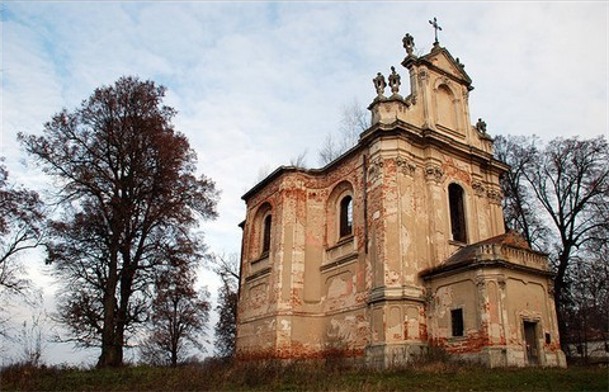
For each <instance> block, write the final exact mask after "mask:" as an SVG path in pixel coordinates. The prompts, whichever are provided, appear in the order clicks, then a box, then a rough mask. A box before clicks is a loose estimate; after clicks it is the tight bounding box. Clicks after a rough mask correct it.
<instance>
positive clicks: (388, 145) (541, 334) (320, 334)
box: [236, 34, 566, 367]
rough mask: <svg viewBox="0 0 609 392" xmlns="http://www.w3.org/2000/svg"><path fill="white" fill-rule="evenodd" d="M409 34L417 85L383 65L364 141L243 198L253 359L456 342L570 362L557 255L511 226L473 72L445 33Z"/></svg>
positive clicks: (411, 349)
mask: <svg viewBox="0 0 609 392" xmlns="http://www.w3.org/2000/svg"><path fill="white" fill-rule="evenodd" d="M403 44H404V48H405V49H406V54H407V55H406V57H405V59H404V60H403V62H402V65H403V66H404V68H405V70H406V71H405V74H407V75H408V80H409V82H410V94H408V95H407V96H402V95H400V91H399V90H400V85H401V77H400V75H399V74H398V73H397V72H396V70H395V69H394V68H393V67H392V72H391V74H390V75H389V77H388V79H387V81H386V80H385V78H384V76H383V75H381V74H380V73H379V74H378V75H377V77H376V78H375V79H374V80H373V82H374V86H375V88H376V93H377V96H376V98H375V99H374V100H373V102H372V103H371V104H370V106H369V108H368V109H369V110H370V111H371V126H370V127H369V128H368V129H367V130H366V131H364V132H363V133H362V134H361V135H360V138H359V142H358V143H357V145H356V146H354V147H353V148H351V149H350V150H349V151H347V152H345V153H344V154H343V155H341V156H340V157H338V158H337V159H335V160H334V161H333V162H331V163H329V164H328V165H326V166H325V167H323V168H320V169H303V168H298V167H293V166H287V167H286V166H282V167H280V168H278V169H277V170H275V171H274V172H273V173H271V174H270V175H269V176H267V177H266V178H265V179H264V180H262V181H261V182H260V183H258V184H257V185H256V186H254V187H253V188H252V189H251V190H249V191H248V192H247V193H246V194H245V195H244V196H243V200H244V201H245V203H246V206H247V210H246V218H245V221H244V222H243V223H242V224H241V227H242V229H243V241H242V255H241V276H240V282H239V303H238V314H237V341H236V347H237V355H238V357H241V358H248V357H249V358H256V357H260V356H262V357H277V358H323V357H324V356H325V355H327V353H328V352H330V351H332V350H337V349H340V350H341V352H343V353H344V354H345V355H348V356H352V357H355V358H357V359H358V360H361V361H362V362H363V363H365V364H367V365H369V366H376V367H386V366H391V365H393V364H398V363H404V362H408V361H409V360H411V359H412V358H414V357H416V356H418V355H421V354H423V353H424V352H425V350H427V349H428V348H429V347H442V348H443V349H444V350H446V351H447V352H449V353H451V354H454V355H456V356H459V357H461V358H463V359H466V360H473V361H478V362H480V363H482V364H484V365H486V366H490V367H497V366H525V365H540V366H566V361H565V356H564V354H563V352H562V351H561V350H560V341H559V336H558V327H557V321H556V310H555V305H554V301H553V296H552V294H551V291H552V279H551V278H552V274H551V272H550V270H549V268H548V260H547V257H546V255H544V254H541V253H537V252H535V251H532V250H531V249H530V248H529V247H528V246H527V244H526V242H525V241H523V240H522V238H521V237H519V236H518V235H517V234H515V233H512V232H508V233H506V232H505V227H504V219H503V212H502V208H501V198H502V193H501V189H500V185H499V177H500V175H501V174H502V173H503V172H505V171H507V170H508V169H509V168H508V166H507V165H505V164H504V163H502V162H499V161H498V160H496V159H495V158H494V157H493V140H492V138H491V137H490V136H489V135H488V134H487V133H486V124H485V123H484V122H483V121H482V120H478V122H477V124H476V125H472V122H471V120H470V115H469V101H468V98H469V94H470V91H471V90H472V89H473V87H472V84H471V79H470V78H469V76H468V75H467V73H466V72H465V69H464V66H463V65H462V64H461V63H460V62H459V60H458V59H455V58H453V56H452V55H451V54H450V53H449V52H448V51H447V50H446V49H445V48H443V47H441V46H440V44H439V43H438V41H437V39H436V41H435V43H434V45H433V47H432V49H431V51H430V52H429V53H427V54H425V55H423V56H421V57H418V56H416V55H415V54H414V53H413V47H414V40H413V39H412V37H411V36H410V35H409V34H407V35H406V36H405V37H404V39H403ZM387 82H388V83H387ZM387 88H388V89H389V90H390V91H389V92H388V93H387V95H388V96H386V95H385V90H386V89H387Z"/></svg>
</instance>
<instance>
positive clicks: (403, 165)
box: [395, 157, 417, 176]
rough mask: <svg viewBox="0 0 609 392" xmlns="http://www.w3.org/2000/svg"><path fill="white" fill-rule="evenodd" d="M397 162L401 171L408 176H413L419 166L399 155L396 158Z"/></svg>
mask: <svg viewBox="0 0 609 392" xmlns="http://www.w3.org/2000/svg"><path fill="white" fill-rule="evenodd" d="M395 164H396V166H397V167H398V169H399V170H400V172H401V173H402V174H405V175H407V176H412V175H413V174H414V171H415V169H416V168H417V166H416V165H415V164H414V163H412V162H410V161H408V160H406V159H405V158H402V157H397V158H396V159H395Z"/></svg>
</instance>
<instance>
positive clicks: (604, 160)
mask: <svg viewBox="0 0 609 392" xmlns="http://www.w3.org/2000/svg"><path fill="white" fill-rule="evenodd" d="M512 142H514V143H513V144H514V145H513V146H511V147H509V148H508V149H510V151H512V152H513V153H514V156H513V157H511V158H510V155H509V154H508V155H506V156H507V157H508V159H507V163H508V164H511V165H512V166H513V168H514V169H513V171H520V173H519V174H518V175H515V174H513V177H512V179H513V180H514V181H515V184H511V186H513V187H514V189H516V191H514V190H513V189H510V188H509V187H508V188H506V187H505V186H504V192H505V194H506V197H508V198H517V197H518V195H523V197H522V199H523V200H525V201H526V202H525V203H522V201H517V200H516V201H515V200H511V201H508V205H509V204H510V203H514V204H515V205H518V203H521V207H517V208H513V209H509V208H508V209H507V210H506V212H507V213H514V214H515V216H513V217H508V219H507V220H508V222H510V221H515V222H518V221H523V222H524V221H526V222H527V224H528V227H534V226H537V225H545V230H547V233H548V235H549V239H550V241H549V244H550V245H551V247H550V248H549V251H550V252H551V261H552V262H553V267H554V271H555V273H556V275H555V278H554V295H555V301H556V304H557V307H558V309H559V329H560V333H561V336H566V335H567V328H566V327H567V325H566V313H565V312H566V309H567V308H568V307H569V306H570V301H571V298H570V293H571V292H572V290H573V287H572V284H573V276H570V273H571V271H572V269H573V267H574V263H575V261H576V260H578V259H581V257H582V251H583V250H584V249H586V247H588V246H590V245H591V244H593V243H598V241H600V243H606V242H608V241H609V239H608V238H607V237H606V235H607V233H608V232H609V230H608V228H609V220H608V219H607V218H608V217H609V151H608V144H607V141H606V140H605V139H604V138H603V137H596V138H593V139H584V140H580V139H579V138H577V137H573V138H569V139H563V138H557V139H554V140H552V141H550V142H549V143H548V144H546V145H541V144H540V143H539V142H537V141H534V139H532V138H522V139H520V141H519V142H516V141H515V139H512ZM520 152H524V154H525V156H524V157H523V156H520V155H519V153H520ZM503 184H504V185H505V182H504V183H503ZM532 201H534V203H531V202H532ZM529 203H530V205H529ZM527 209H528V210H527ZM523 211H525V212H526V213H523ZM531 218H532V219H531ZM522 227H525V226H524V223H523V224H522V226H521V227H520V228H521V229H522Z"/></svg>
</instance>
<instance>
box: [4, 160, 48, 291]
mask: <svg viewBox="0 0 609 392" xmlns="http://www.w3.org/2000/svg"><path fill="white" fill-rule="evenodd" d="M2 162H3V160H2V159H0V290H1V291H8V292H11V293H21V294H23V291H24V290H25V289H26V288H27V287H28V280H27V279H26V278H25V277H24V275H25V274H24V271H22V265H21V263H19V261H18V260H17V257H18V255H19V254H20V253H22V252H23V251H25V250H27V249H32V248H35V247H36V246H38V245H39V244H40V242H41V240H42V234H43V231H42V221H43V204H42V202H41V200H40V198H39V197H38V194H37V193H36V192H34V191H31V190H28V189H25V188H23V187H20V186H17V185H15V184H12V183H10V182H9V180H8V176H9V173H8V170H7V169H6V167H5V166H4V165H3V164H2Z"/></svg>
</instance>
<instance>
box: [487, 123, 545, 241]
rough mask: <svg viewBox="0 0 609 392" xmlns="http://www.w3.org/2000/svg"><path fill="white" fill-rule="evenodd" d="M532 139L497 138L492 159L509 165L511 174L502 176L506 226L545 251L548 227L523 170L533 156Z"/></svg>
mask: <svg viewBox="0 0 609 392" xmlns="http://www.w3.org/2000/svg"><path fill="white" fill-rule="evenodd" d="M539 143H540V142H539V140H538V139H537V138H536V137H535V136H532V137H524V136H510V135H508V136H497V138H495V143H494V146H495V156H496V157H497V159H499V160H500V161H503V162H506V163H508V164H509V165H510V171H509V172H507V173H505V174H504V175H502V176H501V180H500V181H501V188H502V190H503V193H504V198H503V201H502V206H503V213H504V217H505V225H506V227H507V228H509V229H511V230H515V231H517V232H519V233H520V234H522V236H523V237H524V238H525V240H526V241H527V242H528V244H529V246H531V247H532V248H533V249H536V250H539V251H542V252H545V251H547V249H548V241H547V238H548V234H549V233H548V228H547V226H546V225H545V224H544V223H543V222H542V216H541V215H540V214H539V211H538V209H537V207H538V206H537V202H536V198H535V195H534V194H533V193H532V192H531V190H530V184H529V183H528V182H527V181H526V177H525V171H526V170H527V168H528V167H529V165H531V164H532V161H533V160H534V159H535V157H536V147H535V146H536V145H537V144H539Z"/></svg>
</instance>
